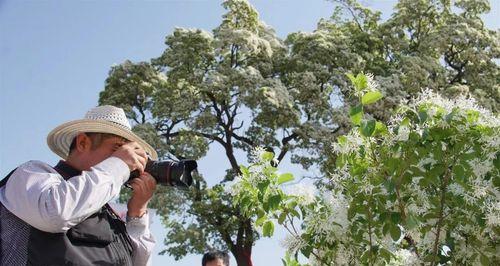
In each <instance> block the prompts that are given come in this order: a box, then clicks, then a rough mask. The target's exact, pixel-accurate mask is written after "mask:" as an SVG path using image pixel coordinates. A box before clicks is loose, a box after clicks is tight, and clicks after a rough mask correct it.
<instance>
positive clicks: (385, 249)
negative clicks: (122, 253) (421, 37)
mask: <svg viewBox="0 0 500 266" xmlns="http://www.w3.org/2000/svg"><path fill="white" fill-rule="evenodd" d="M349 78H350V79H351V81H352V83H353V85H354V87H355V91H356V95H357V96H358V97H359V102H360V103H361V104H360V105H357V106H354V107H352V108H351V110H350V111H349V115H350V118H351V122H352V123H353V125H354V127H353V129H352V130H351V131H350V132H349V133H347V134H346V135H343V136H340V137H338V138H337V142H336V143H335V144H333V145H332V151H333V152H334V153H335V154H336V155H337V158H336V168H335V169H330V171H329V172H330V178H329V179H327V180H325V181H324V182H322V183H321V184H320V185H321V186H320V187H321V189H319V190H318V191H317V192H315V193H312V190H311V189H309V188H306V187H304V186H302V187H301V186H299V187H296V189H295V192H294V193H292V194H290V193H285V192H284V191H287V189H285V188H283V186H282V185H281V184H283V183H285V182H284V180H291V177H290V176H288V175H283V176H280V175H279V174H277V170H276V169H275V168H274V167H272V166H271V162H272V156H269V155H265V153H264V155H261V156H260V157H259V158H260V159H261V160H260V161H258V162H256V163H254V164H253V165H251V166H250V167H249V168H248V169H247V168H242V169H243V170H242V172H243V178H242V182H240V184H236V186H241V189H238V193H236V196H235V197H236V199H237V202H238V203H239V204H244V205H245V206H249V207H246V208H244V209H248V208H250V209H252V210H253V212H249V213H248V214H249V215H250V216H253V217H255V223H256V225H257V226H262V228H263V234H264V235H270V234H269V231H270V230H271V231H272V230H273V229H274V222H278V224H281V225H283V226H284V227H285V228H286V229H287V230H288V232H289V233H290V237H288V238H287V239H288V240H286V241H285V242H286V243H288V244H287V246H286V247H287V248H288V251H289V252H291V253H301V254H303V255H304V256H305V257H306V258H308V259H309V264H310V265H359V264H369V265H421V264H425V265H443V264H472V265H476V264H482V265H490V264H491V265H498V264H500V256H499V254H498V245H499V244H500V243H499V242H500V237H498V236H499V235H500V201H499V198H500V191H499V187H500V149H499V144H500V137H499V136H500V123H499V122H500V119H499V118H498V115H496V114H493V113H491V112H489V111H487V110H486V109H484V108H481V107H480V106H478V105H477V104H476V102H475V100H474V99H473V98H471V97H470V96H459V97H458V98H455V99H447V98H444V97H442V96H440V95H439V94H437V93H435V92H433V91H431V90H428V89H427V90H423V91H422V93H421V94H420V95H419V96H418V97H416V98H414V99H412V100H411V101H409V102H408V103H407V104H405V105H403V106H401V107H400V108H399V109H398V112H397V113H396V114H395V115H394V116H393V118H392V119H391V120H390V121H389V123H388V124H387V125H385V124H383V123H382V122H380V121H376V120H374V119H373V118H370V117H367V116H365V115H364V112H363V110H364V107H365V106H366V105H369V104H373V103H374V102H376V101H377V100H379V99H380V97H381V96H380V93H379V92H378V91H377V90H376V88H377V85H376V84H375V83H374V81H373V80H374V79H373V77H372V76H370V75H368V76H365V75H362V74H360V75H357V76H354V75H349ZM266 159H267V160H266ZM280 180H281V181H280ZM263 183H264V184H265V187H266V189H265V193H264V194H262V195H261V194H259V193H261V192H262V191H263V189H262V187H263V185H262V184H263ZM297 188H298V191H297ZM248 195H256V196H255V197H253V198H252V199H251V200H250V199H248ZM246 202H247V203H246ZM250 206H251V207H250ZM266 228H267V229H266ZM266 232H267V234H266Z"/></svg>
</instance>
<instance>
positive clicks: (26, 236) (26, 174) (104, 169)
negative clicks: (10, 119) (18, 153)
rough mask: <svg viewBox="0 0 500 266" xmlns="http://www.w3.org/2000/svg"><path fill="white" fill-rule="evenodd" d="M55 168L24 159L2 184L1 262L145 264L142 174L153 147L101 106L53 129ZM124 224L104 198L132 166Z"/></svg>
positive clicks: (147, 192)
mask: <svg viewBox="0 0 500 266" xmlns="http://www.w3.org/2000/svg"><path fill="white" fill-rule="evenodd" d="M47 143H48V146H49V147H50V149H51V150H52V151H53V152H55V153H56V154H57V155H59V156H60V157H61V158H62V159H63V160H61V161H60V162H59V163H58V164H57V165H56V166H55V167H51V166H49V165H48V164H46V163H43V162H40V161H29V162H27V163H25V164H22V165H21V166H19V167H18V168H16V169H15V170H13V171H12V172H11V173H10V174H9V175H8V176H7V177H6V178H5V179H4V180H2V181H1V182H0V203H1V204H0V236H1V238H0V246H1V250H0V252H1V253H0V265H9V266H10V265H16V266H17V265H147V264H149V259H150V256H151V252H152V249H153V246H154V243H155V242H154V239H153V236H152V235H151V232H150V231H149V218H148V212H147V204H148V202H149V200H150V198H151V197H152V195H153V192H154V190H155V187H156V182H155V180H154V178H153V177H152V176H151V175H149V174H148V173H145V172H144V167H145V164H146V162H147V160H148V156H149V157H150V158H151V159H157V154H156V152H155V150H154V149H153V148H152V147H151V146H150V145H148V144H147V143H146V142H145V141H144V140H142V139H141V138H139V137H138V136H137V135H135V134H134V133H132V131H131V127H130V124H129V122H128V120H127V118H126V116H125V113H124V111H123V110H122V109H120V108H116V107H114V106H99V107H96V108H93V109H91V110H90V111H89V112H87V114H86V116H85V118H84V119H80V120H75V121H71V122H68V123H64V124H62V125H60V126H58V127H56V128H55V129H54V130H52V131H51V132H50V133H49V135H48V137H47ZM134 170H138V171H139V172H140V173H141V174H140V177H139V178H135V179H133V180H131V181H130V183H129V184H130V185H131V187H132V188H133V192H132V196H131V198H130V200H129V201H128V204H127V217H126V222H125V221H123V220H122V219H121V218H120V217H119V216H118V215H117V214H116V213H115V212H114V211H113V210H112V209H111V207H110V206H109V205H108V204H107V203H108V202H109V201H110V200H111V199H113V198H114V197H116V196H117V195H118V194H119V193H120V189H121V187H122V185H123V184H124V183H126V182H127V181H128V179H129V176H130V172H131V171H134Z"/></svg>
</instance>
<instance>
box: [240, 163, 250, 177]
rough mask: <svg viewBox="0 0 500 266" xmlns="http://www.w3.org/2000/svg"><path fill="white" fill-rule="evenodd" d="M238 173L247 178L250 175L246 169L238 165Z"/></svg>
mask: <svg viewBox="0 0 500 266" xmlns="http://www.w3.org/2000/svg"><path fill="white" fill-rule="evenodd" d="M240 171H241V173H242V174H243V176H248V175H249V174H250V171H248V168H247V167H245V166H243V165H240Z"/></svg>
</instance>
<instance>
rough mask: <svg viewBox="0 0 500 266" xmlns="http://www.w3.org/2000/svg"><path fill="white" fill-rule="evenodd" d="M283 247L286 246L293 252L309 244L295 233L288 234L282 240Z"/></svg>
mask: <svg viewBox="0 0 500 266" xmlns="http://www.w3.org/2000/svg"><path fill="white" fill-rule="evenodd" d="M280 244H281V246H282V247H283V248H286V250H288V252H290V253H291V254H294V253H296V252H297V251H299V250H301V249H302V248H303V247H305V246H306V245H307V242H306V241H305V240H304V239H302V238H301V237H298V236H294V235H286V236H285V239H283V240H282V241H281V242H280Z"/></svg>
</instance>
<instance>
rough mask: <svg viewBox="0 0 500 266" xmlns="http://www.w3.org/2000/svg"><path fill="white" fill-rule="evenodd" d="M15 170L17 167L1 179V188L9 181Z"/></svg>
mask: <svg viewBox="0 0 500 266" xmlns="http://www.w3.org/2000/svg"><path fill="white" fill-rule="evenodd" d="M16 170H17V167H16V168H15V169H14V170H12V171H10V173H9V174H8V175H6V176H5V177H4V179H2V181H0V187H3V186H5V184H7V181H9V178H10V176H11V175H12V174H13V173H14V172H15V171H16Z"/></svg>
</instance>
